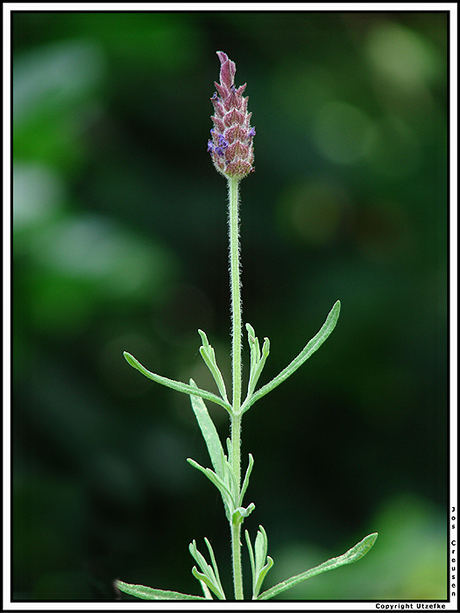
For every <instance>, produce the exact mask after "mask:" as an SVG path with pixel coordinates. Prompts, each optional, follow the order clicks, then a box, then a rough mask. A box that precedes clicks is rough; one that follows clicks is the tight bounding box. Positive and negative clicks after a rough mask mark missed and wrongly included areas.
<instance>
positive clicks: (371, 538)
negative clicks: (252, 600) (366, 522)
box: [257, 532, 378, 600]
mask: <svg viewBox="0 0 460 613" xmlns="http://www.w3.org/2000/svg"><path fill="white" fill-rule="evenodd" d="M377 536H378V533H377V532H374V533H372V534H369V535H368V536H366V537H365V538H363V540H362V541H360V542H359V543H357V544H356V545H355V546H354V547H352V548H351V549H349V550H348V551H347V552H345V553H344V554H342V555H341V556H339V557H337V558H331V559H330V560H327V561H326V562H323V564H320V565H319V566H316V567H315V568H311V569H310V570H307V571H306V572H304V573H301V574H300V575H296V576H295V577H291V578H290V579H286V581H282V582H281V583H278V584H277V585H275V586H274V587H271V588H270V589H269V590H267V591H266V592H263V593H262V594H260V596H258V598H257V600H268V599H269V598H273V596H277V595H278V594H281V592H284V591H286V590H288V589H290V588H291V587H293V586H294V585H297V584H298V583H300V582H301V581H305V579H310V577H314V576H315V575H319V574H320V573H324V572H326V571H327V570H333V569H334V568H339V566H344V564H352V563H353V562H356V561H357V560H360V559H361V558H362V557H363V556H365V555H366V553H367V552H368V551H369V550H370V549H371V548H372V546H373V545H374V543H375V541H376V540H377Z"/></svg>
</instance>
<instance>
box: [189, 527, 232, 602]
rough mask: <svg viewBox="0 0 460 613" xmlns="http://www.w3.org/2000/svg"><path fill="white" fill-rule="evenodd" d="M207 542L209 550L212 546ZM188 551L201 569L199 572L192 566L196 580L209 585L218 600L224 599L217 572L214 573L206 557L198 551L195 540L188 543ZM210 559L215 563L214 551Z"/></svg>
mask: <svg viewBox="0 0 460 613" xmlns="http://www.w3.org/2000/svg"><path fill="white" fill-rule="evenodd" d="M206 540H207V539H206ZM208 543H209V541H208ZM208 543H206V544H207V547H208V550H209V551H210V552H211V551H212V547H211V544H210V543H209V544H208ZM189 551H190V554H191V555H192V557H193V558H194V559H195V561H196V562H197V563H198V565H199V566H200V568H201V571H202V572H201V573H200V572H199V571H198V569H197V568H196V566H194V567H193V568H192V574H193V576H194V577H195V578H196V579H198V581H200V582H201V581H203V582H204V583H205V584H206V585H207V586H208V587H209V589H210V590H211V591H212V592H214V594H215V595H216V596H217V597H218V598H219V600H225V593H224V590H223V588H222V585H221V583H220V579H219V573H217V576H216V575H215V573H214V570H213V569H212V568H211V566H209V564H208V563H207V562H206V558H205V557H204V556H203V555H202V554H201V553H200V552H199V551H198V549H197V546H196V541H195V540H193V541H192V542H191V543H190V545H189ZM212 561H213V565H215V558H214V552H213V553H212ZM215 567H216V568H217V565H215Z"/></svg>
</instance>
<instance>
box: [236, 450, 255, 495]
mask: <svg viewBox="0 0 460 613" xmlns="http://www.w3.org/2000/svg"><path fill="white" fill-rule="evenodd" d="M253 466H254V458H253V457H252V453H250V454H249V463H248V468H247V470H246V474H245V476H244V480H243V485H242V486H241V493H240V502H239V504H240V506H241V505H242V504H243V498H244V495H245V494H246V490H247V489H248V485H249V477H250V476H251V472H252V467H253Z"/></svg>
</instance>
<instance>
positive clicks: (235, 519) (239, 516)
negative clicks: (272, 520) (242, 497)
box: [232, 502, 256, 526]
mask: <svg viewBox="0 0 460 613" xmlns="http://www.w3.org/2000/svg"><path fill="white" fill-rule="evenodd" d="M255 508H256V505H255V504H254V503H253V502H251V504H249V505H248V506H247V508H246V509H245V508H244V507H238V508H237V509H235V510H234V511H233V514H232V523H233V525H234V526H238V524H242V523H243V521H244V518H245V517H248V515H250V514H251V513H252V512H253V511H254V509H255Z"/></svg>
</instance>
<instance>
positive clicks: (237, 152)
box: [208, 51, 256, 179]
mask: <svg viewBox="0 0 460 613" xmlns="http://www.w3.org/2000/svg"><path fill="white" fill-rule="evenodd" d="M217 55H218V57H219V60H220V64H221V66H220V83H214V85H215V86H216V89H217V92H218V94H219V95H218V94H217V93H214V95H213V97H212V98H211V102H212V104H213V106H214V115H212V116H211V119H212V121H213V123H214V127H213V128H212V129H211V136H212V140H210V141H208V151H209V152H210V154H211V158H212V161H213V163H214V166H215V168H216V170H217V171H218V172H220V173H221V174H223V175H224V176H225V177H227V178H230V177H237V178H239V179H242V178H243V177H246V176H247V175H248V174H249V173H250V172H252V171H253V170H254V168H253V166H252V163H253V161H254V150H253V146H252V139H253V137H254V136H255V133H256V131H255V129H254V128H252V127H251V126H250V120H251V115H252V113H248V111H247V107H248V98H247V97H246V98H244V97H243V92H244V90H245V89H246V84H244V85H241V86H240V87H238V88H236V87H235V73H236V65H235V63H234V62H232V61H231V60H229V59H228V57H227V55H226V54H225V53H224V52H223V51H217Z"/></svg>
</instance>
